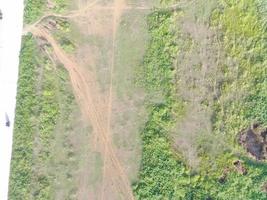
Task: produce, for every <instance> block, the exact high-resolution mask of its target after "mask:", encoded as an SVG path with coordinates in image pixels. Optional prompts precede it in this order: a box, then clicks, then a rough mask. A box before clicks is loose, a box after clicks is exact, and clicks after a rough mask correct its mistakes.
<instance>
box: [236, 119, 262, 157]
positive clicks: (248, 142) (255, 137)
mask: <svg viewBox="0 0 267 200" xmlns="http://www.w3.org/2000/svg"><path fill="white" fill-rule="evenodd" d="M266 135H267V128H263V127H262V126H260V125H259V124H253V125H252V126H251V127H250V128H248V129H246V130H243V131H241V133H240V134H239V144H240V145H242V146H243V147H244V148H245V149H246V151H247V152H248V153H249V154H250V155H251V156H252V157H254V158H255V159H257V160H265V159H266V158H267V142H266Z"/></svg>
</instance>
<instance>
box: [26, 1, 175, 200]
mask: <svg viewBox="0 0 267 200" xmlns="http://www.w3.org/2000/svg"><path fill="white" fill-rule="evenodd" d="M97 4H98V0H95V1H93V2H91V3H89V4H87V5H86V6H84V7H82V8H79V9H78V10H73V11H70V12H69V13H67V14H64V15H61V14H54V13H47V14H46V15H44V16H42V17H41V18H40V19H39V20H37V21H36V22H35V23H33V24H31V25H28V26H26V27H24V31H23V34H27V33H28V32H31V33H32V34H33V35H34V36H35V37H39V38H42V39H45V40H46V41H47V42H48V43H49V44H50V45H51V47H52V49H53V53H52V54H53V55H54V56H55V57H56V58H57V59H58V60H59V61H60V62H61V63H62V64H63V65H64V67H65V68H66V70H67V71H68V73H69V76H70V80H71V83H72V87H73V91H74V95H75V97H76V99H77V102H78V104H79V106H80V107H81V111H82V112H83V114H84V116H86V118H87V119H88V120H89V121H90V122H91V124H92V127H93V130H94V133H95V134H96V137H97V138H98V139H99V142H100V146H101V147H100V151H101V153H102V155H103V159H104V165H103V177H102V179H103V180H102V181H103V183H102V185H101V194H100V197H101V199H102V200H104V199H106V198H107V197H106V196H105V195H107V194H106V193H105V191H106V190H105V189H107V187H112V188H114V189H115V191H116V192H117V193H118V194H119V195H120V197H121V199H123V200H133V199H134V195H133V192H132V189H131V185H130V182H129V179H128V177H127V175H126V173H125V170H124V168H123V167H122V165H121V163H120V161H119V159H118V157H117V155H116V152H115V149H114V147H113V143H112V134H111V132H112V130H111V119H112V99H113V73H114V66H115V55H116V54H115V52H116V36H117V29H118V26H119V23H120V19H121V16H122V14H123V12H124V11H125V10H149V9H151V7H145V6H136V7H131V6H128V5H127V4H126V2H125V0H114V2H113V5H112V6H99V5H97ZM177 6H178V5H173V6H171V7H168V8H169V9H175V8H176V7H177ZM88 10H94V11H95V10H96V11H99V12H105V11H106V10H110V11H112V12H113V19H112V24H111V26H112V47H111V49H112V50H111V60H110V81H109V82H110V86H109V90H108V94H107V95H108V96H107V97H105V96H104V95H103V94H101V93H100V92H99V90H98V89H99V88H98V87H99V85H98V84H97V80H96V75H95V74H94V73H93V72H90V71H86V70H85V69H84V68H82V67H81V66H79V65H78V64H77V62H75V58H74V57H72V56H70V55H69V54H66V53H65V52H64V50H62V49H61V47H60V45H59V44H58V43H57V41H56V40H55V39H54V38H53V37H52V35H51V34H50V33H49V32H50V31H49V30H47V29H46V28H45V27H43V26H42V22H43V21H44V20H46V19H47V18H50V17H56V18H66V19H73V18H75V17H81V16H86V14H87V11H88ZM105 98H106V99H107V101H108V102H107V103H106V102H105ZM106 104H107V105H106ZM106 180H108V181H111V184H110V182H108V181H106ZM106 182H108V184H106Z"/></svg>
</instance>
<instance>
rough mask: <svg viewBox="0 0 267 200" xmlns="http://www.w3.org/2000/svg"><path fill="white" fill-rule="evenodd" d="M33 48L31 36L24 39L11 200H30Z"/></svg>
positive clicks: (33, 127)
mask: <svg viewBox="0 0 267 200" xmlns="http://www.w3.org/2000/svg"><path fill="white" fill-rule="evenodd" d="M35 47H36V44H35V42H34V41H33V40H32V36H27V37H25V38H24V39H23V42H22V50H21V55H20V70H19V81H18V93H17V107H16V117H15V125H14V139H13V152H12V162H11V177H10V183H9V185H10V187H9V198H10V199H29V194H30V190H31V176H32V169H31V166H32V163H33V159H32V154H33V138H34V131H35V128H36V125H35V120H34V113H36V108H35V105H36V102H37V98H36V95H35V94H36V88H35V85H36V63H37V59H36V52H35Z"/></svg>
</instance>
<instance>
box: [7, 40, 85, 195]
mask: <svg viewBox="0 0 267 200" xmlns="http://www.w3.org/2000/svg"><path fill="white" fill-rule="evenodd" d="M17 102H18V104H17V108H16V121H15V128H14V143H13V144H14V146H13V153H12V161H11V177H10V186H9V199H16V200H18V199H23V200H24V199H31V198H33V199H39V200H47V199H54V198H55V197H57V196H58V195H59V194H61V193H63V194H64V195H63V196H64V197H66V198H68V199H75V198H76V193H77V187H78V186H77V184H78V183H77V182H76V178H75V176H74V174H77V172H78V171H79V170H80V169H83V167H85V164H86V163H82V162H81V160H83V159H81V157H84V155H87V153H88V151H89V150H88V148H84V147H87V145H86V143H85V144H84V145H83V146H84V147H80V146H77V145H74V144H73V143H74V142H73V140H74V138H75V141H78V143H79V144H82V143H83V142H86V141H88V140H89V138H88V132H90V130H88V127H87V126H86V125H85V124H84V123H83V122H81V121H80V115H81V114H80V112H79V109H78V106H77V105H76V103H75V100H74V96H73V94H72V89H71V85H70V81H69V78H68V73H67V72H66V71H65V70H64V69H63V68H62V67H56V66H55V65H54V64H53V63H51V61H50V60H49V59H48V58H47V57H46V56H44V54H43V53H42V52H40V51H39V50H38V47H37V44H36V42H35V40H34V38H33V37H32V36H26V37H25V38H24V39H23V44H22V50H21V59H20V74H19V84H18V95H17ZM18 180H20V181H18ZM57 181H59V182H57ZM88 184H89V183H88ZM61 196H62V194H61Z"/></svg>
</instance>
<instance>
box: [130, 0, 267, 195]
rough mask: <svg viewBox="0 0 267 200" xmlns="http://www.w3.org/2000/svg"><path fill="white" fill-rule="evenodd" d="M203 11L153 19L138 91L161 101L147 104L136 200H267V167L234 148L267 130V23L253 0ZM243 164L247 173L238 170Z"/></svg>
mask: <svg viewBox="0 0 267 200" xmlns="http://www.w3.org/2000/svg"><path fill="white" fill-rule="evenodd" d="M204 6H205V4H202V1H200V2H199V3H196V5H195V8H193V7H194V6H192V5H190V6H188V8H187V7H185V8H184V9H182V11H179V12H178V11H174V12H162V11H160V10H156V11H154V12H153V13H152V14H151V15H150V16H149V18H148V24H149V34H150V36H151V40H150V43H149V46H148V49H147V52H146V56H145V58H144V62H143V65H142V67H141V68H139V70H138V76H139V78H138V84H141V85H142V86H144V88H146V90H147V91H148V92H149V93H150V94H151V95H152V96H153V93H155V94H156V95H158V94H161V96H162V98H161V101H160V102H156V103H155V102H153V101H151V100H150V99H149V100H148V101H147V105H148V106H147V107H148V108H147V110H148V112H149V113H150V115H149V118H148V121H147V123H146V125H145V127H144V130H143V131H142V140H143V155H142V166H141V171H140V180H139V182H137V183H135V184H134V191H135V195H136V197H137V199H225V200H226V199H266V193H264V191H263V189H262V186H263V184H264V183H265V182H266V181H267V177H266V167H267V165H266V164H265V163H264V162H256V161H253V160H252V159H251V158H248V157H247V155H246V153H245V152H244V150H242V149H241V148H240V147H238V145H237V144H236V138H237V135H238V133H239V132H240V131H241V130H242V129H244V128H247V127H249V125H250V124H251V123H253V122H259V123H261V124H266V123H267V119H266V104H267V98H266V85H267V83H266V77H267V70H266V55H267V54H266V53H267V52H266V50H267V49H266V45H265V42H264V38H266V16H265V18H263V17H264V15H262V14H260V13H262V12H258V8H259V7H258V4H257V2H255V1H252V0H251V1H230V0H229V1H222V2H221V3H220V4H217V5H216V4H214V3H212V6H211V7H209V6H207V7H208V8H205V7H204ZM209 8H213V9H209ZM205 9H206V10H205ZM192 11H193V12H192ZM200 11H201V12H202V13H205V15H207V16H205V18H201V17H200V16H202V15H200V14H199V12H200ZM208 14H209V16H208ZM198 17H199V18H198ZM207 19H209V20H207ZM233 19H236V20H233ZM207 23H208V24H207ZM264 23H265V24H264ZM187 24H189V25H187ZM195 30H197V31H196V32H195ZM202 52H205V54H202ZM206 64H208V66H207V67H208V68H203V66H204V67H205V65H206ZM203 69H205V71H203ZM203 72H204V77H205V78H204V79H203V78H202V73H203ZM151 95H150V97H151ZM199 113H200V114H199ZM201 113H202V114H201ZM192 115H193V116H194V117H195V118H192V117H190V116H192ZM194 120H196V121H197V123H196V122H195V121H194ZM198 123H200V125H198V126H196V125H197V124H198ZM201 124H204V125H205V126H208V127H210V128H207V127H203V126H202V125H201ZM189 128H190V129H189ZM177 129H178V130H177ZM188 129H189V130H188ZM178 132H182V133H178ZM177 141H178V144H177V143H176V142H177ZM180 141H182V142H183V143H181V142H180ZM184 142H186V143H187V144H186V145H185V144H184ZM213 144H214V145H213ZM236 152H239V154H236ZM190 156H191V157H190ZM196 159H198V160H199V162H198V164H197V165H196V166H192V160H193V161H196ZM237 159H239V160H242V161H243V162H244V163H243V165H244V166H245V168H246V169H247V170H248V174H246V175H242V174H240V173H238V172H237V171H236V169H235V167H234V165H233V164H232V162H233V161H234V160H237ZM225 169H229V172H228V173H227V178H226V181H225V182H224V183H220V182H219V178H220V177H221V176H222V174H223V171H224V170H225Z"/></svg>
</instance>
